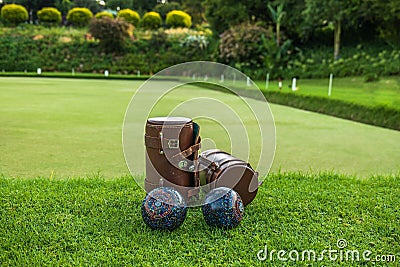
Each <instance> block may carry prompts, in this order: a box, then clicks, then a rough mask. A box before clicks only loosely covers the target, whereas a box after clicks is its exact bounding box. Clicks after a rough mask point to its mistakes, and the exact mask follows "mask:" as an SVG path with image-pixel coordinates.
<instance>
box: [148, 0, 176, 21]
mask: <svg viewBox="0 0 400 267" xmlns="http://www.w3.org/2000/svg"><path fill="white" fill-rule="evenodd" d="M172 10H182V6H181V4H179V3H178V2H174V1H172V2H167V3H164V4H162V3H160V4H157V5H156V6H155V7H154V11H155V12H157V13H159V14H160V15H161V17H162V18H163V19H165V18H166V17H167V14H168V13H169V12H171V11H172Z"/></svg>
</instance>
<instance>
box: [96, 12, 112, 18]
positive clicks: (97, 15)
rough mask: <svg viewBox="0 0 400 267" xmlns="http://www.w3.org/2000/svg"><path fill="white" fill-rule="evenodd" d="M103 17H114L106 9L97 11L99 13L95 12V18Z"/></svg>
mask: <svg viewBox="0 0 400 267" xmlns="http://www.w3.org/2000/svg"><path fill="white" fill-rule="evenodd" d="M104 17H107V18H110V19H113V18H114V15H113V14H111V13H110V12H107V11H102V12H99V13H97V14H96V15H95V18H96V19H101V18H104Z"/></svg>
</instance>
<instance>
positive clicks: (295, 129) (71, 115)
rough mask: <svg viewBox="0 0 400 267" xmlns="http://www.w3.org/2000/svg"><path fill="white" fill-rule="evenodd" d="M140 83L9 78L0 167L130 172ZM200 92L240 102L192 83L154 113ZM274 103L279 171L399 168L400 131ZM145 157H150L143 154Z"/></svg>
mask: <svg viewBox="0 0 400 267" xmlns="http://www.w3.org/2000/svg"><path fill="white" fill-rule="evenodd" d="M140 84H141V82H136V81H107V80H73V79H41V78H1V80H0V114H1V116H0V125H1V127H0V136H1V139H0V159H1V160H0V173H3V174H4V175H6V176H14V177H22V178H32V177H36V176H44V177H53V178H65V177H76V176H97V175H99V174H100V175H102V176H104V177H107V178H113V177H117V176H121V175H127V174H128V173H129V172H128V169H127V167H126V165H125V161H124V157H123V153H122V144H121V128H122V123H123V118H124V113H125V109H126V107H127V105H128V103H129V101H130V98H131V97H132V95H133V93H134V91H135V89H136V88H137V87H138V86H140ZM198 96H207V97H211V98H215V99H220V100H222V101H225V102H226V103H228V104H229V105H231V106H239V102H238V100H237V99H236V98H234V97H233V96H232V95H228V94H223V93H221V92H214V91H210V90H207V89H200V88H196V87H193V86H186V87H183V88H180V89H177V90H175V91H173V92H172V93H171V94H169V95H168V96H167V97H166V98H165V99H164V100H163V101H161V103H160V104H159V105H157V106H156V107H155V109H154V111H153V114H154V115H163V114H164V115H165V114H168V112H169V111H170V110H172V109H173V108H174V107H175V106H176V105H177V104H179V103H181V102H182V101H185V100H187V99H190V98H193V97H198ZM249 101H253V102H257V101H256V100H249ZM241 105H242V104H241ZM202 108H203V109H204V107H202ZM239 108H240V106H239ZM271 108H272V112H273V115H274V118H275V123H276V131H277V149H276V157H275V161H274V164H273V166H272V171H273V172H279V171H310V170H311V171H315V172H318V171H336V172H338V173H344V174H349V175H357V176H359V177H368V176H371V175H374V174H384V175H387V174H395V173H397V172H398V171H399V165H398V162H400V153H399V151H400V133H399V132H398V131H392V130H387V129H383V128H378V127H373V126H368V125H363V124H359V123H354V122H351V121H346V120H341V119H337V118H333V117H329V116H324V115H320V114H316V113H312V112H306V111H302V110H297V109H292V108H287V107H283V106H279V105H271ZM209 110H211V111H212V112H213V110H214V109H212V108H211V109H210V108H209ZM192 111H193V108H192V106H190V107H189V108H183V109H181V110H180V112H181V113H180V115H184V116H190V115H191V112H192ZM215 113H218V114H220V113H221V110H218V109H217V108H216V109H215ZM220 115H221V116H224V114H220ZM243 119H244V121H245V122H246V124H249V127H250V129H249V134H250V138H251V139H252V140H255V136H253V135H252V134H255V131H252V129H254V127H255V126H256V125H255V124H254V121H251V118H246V117H244V118H243ZM252 127H253V128H252ZM201 133H202V136H203V138H207V137H208V138H212V139H214V141H215V142H216V143H217V145H218V147H220V148H222V149H225V150H229V149H230V147H229V142H227V139H226V138H227V136H226V135H224V134H222V132H221V130H218V128H217V127H215V125H214V124H212V123H210V122H204V123H202V130H201ZM140 141H141V140H140ZM255 146H257V144H255ZM139 149H143V146H140V147H139ZM239 149H240V147H239ZM244 149H245V147H244ZM137 156H138V160H143V157H142V155H141V154H140V153H138V154H137ZM256 159H257V154H254V155H251V156H250V161H251V162H252V164H255V163H256ZM261 164H266V163H263V162H261Z"/></svg>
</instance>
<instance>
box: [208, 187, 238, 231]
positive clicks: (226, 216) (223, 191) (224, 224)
mask: <svg viewBox="0 0 400 267" xmlns="http://www.w3.org/2000/svg"><path fill="white" fill-rule="evenodd" d="M201 210H202V212H203V216H204V219H205V221H206V223H207V224H208V225H209V226H211V227H219V228H225V229H231V228H235V227H236V226H238V225H239V223H240V221H241V220H242V218H243V214H244V205H243V202H242V199H241V198H240V196H239V194H238V193H237V192H236V191H235V190H233V189H230V188H227V187H219V188H215V189H213V190H211V191H210V192H209V193H208V194H207V195H206V198H205V200H204V205H203V206H202V208H201Z"/></svg>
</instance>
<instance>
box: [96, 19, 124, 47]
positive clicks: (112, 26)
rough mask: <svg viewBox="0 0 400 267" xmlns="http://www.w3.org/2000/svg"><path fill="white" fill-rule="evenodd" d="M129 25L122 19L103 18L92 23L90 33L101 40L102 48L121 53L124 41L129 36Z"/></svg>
mask: <svg viewBox="0 0 400 267" xmlns="http://www.w3.org/2000/svg"><path fill="white" fill-rule="evenodd" d="M128 29H129V24H128V23H127V22H125V21H124V20H121V19H116V20H114V19H111V18H109V17H103V18H100V19H94V20H92V21H91V22H90V25H89V32H90V33H91V34H92V36H93V37H94V38H97V39H99V40H100V46H101V48H102V49H103V50H104V51H105V52H107V53H111V52H120V50H122V49H123V47H124V41H125V39H126V38H127V37H128V36H129V34H128Z"/></svg>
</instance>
